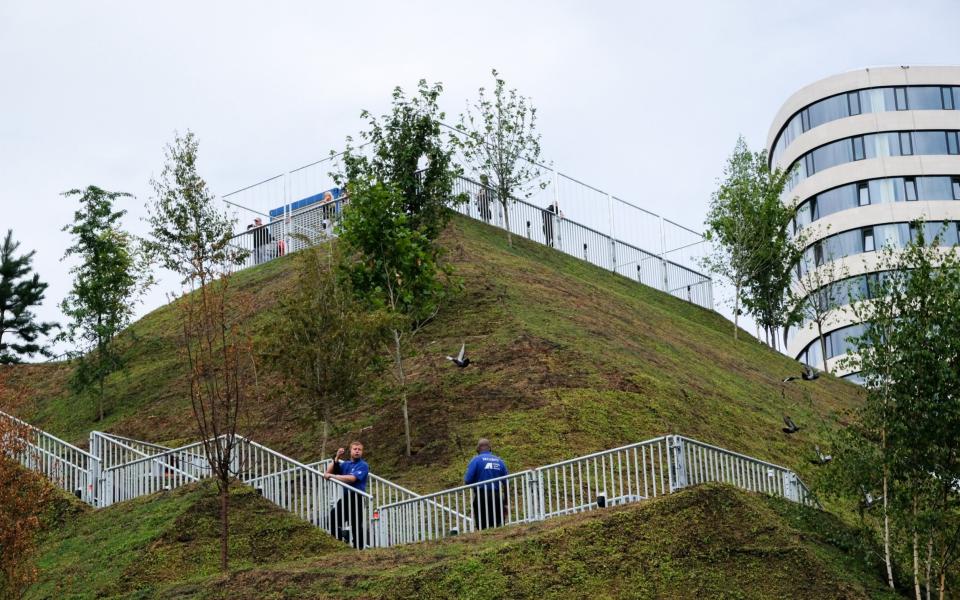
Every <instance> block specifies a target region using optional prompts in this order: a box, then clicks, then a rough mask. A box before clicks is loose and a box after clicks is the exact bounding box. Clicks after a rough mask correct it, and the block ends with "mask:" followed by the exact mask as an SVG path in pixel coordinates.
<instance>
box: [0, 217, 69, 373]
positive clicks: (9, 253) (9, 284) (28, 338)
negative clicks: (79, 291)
mask: <svg viewBox="0 0 960 600" xmlns="http://www.w3.org/2000/svg"><path fill="white" fill-rule="evenodd" d="M19 247H20V243H19V242H15V241H13V230H12V229H8V230H7V235H6V237H5V238H4V240H3V247H2V248H0V364H10V363H18V362H21V360H22V358H23V357H29V356H32V355H34V354H37V353H39V354H41V355H43V356H50V353H49V352H48V351H47V350H46V348H45V347H44V346H43V345H41V344H39V343H37V339H38V338H39V337H40V336H41V335H47V334H48V333H50V331H51V330H53V329H54V328H55V327H56V326H57V325H56V323H43V322H40V321H37V318H36V315H34V314H33V312H32V311H31V308H33V307H35V306H39V305H40V303H41V302H42V301H43V294H44V292H45V291H46V289H47V284H46V283H43V282H41V281H40V276H39V275H37V274H36V273H34V274H33V276H31V275H30V272H31V271H32V270H33V269H32V268H31V266H30V263H31V262H32V261H33V255H34V254H36V251H31V252H28V253H26V254H22V255H20V256H15V253H16V251H17V248H19ZM4 338H6V341H4ZM11 338H12V339H13V340H14V341H11ZM16 340H19V341H16Z"/></svg>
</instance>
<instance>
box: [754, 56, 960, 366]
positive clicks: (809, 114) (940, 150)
mask: <svg viewBox="0 0 960 600" xmlns="http://www.w3.org/2000/svg"><path fill="white" fill-rule="evenodd" d="M767 151H768V154H769V156H770V161H771V166H774V167H779V168H782V169H790V168H793V169H794V170H795V174H794V177H793V178H792V179H791V182H790V184H789V185H788V190H787V192H786V193H785V194H784V201H785V202H791V201H796V202H798V205H799V206H800V210H799V211H798V217H797V219H796V224H795V226H796V228H797V229H798V230H800V229H803V230H805V231H806V232H807V235H808V238H807V242H806V245H807V249H806V256H807V258H808V260H809V261H811V262H809V263H807V264H809V265H810V266H809V268H821V269H824V270H827V269H828V268H829V265H827V264H825V263H829V262H832V261H833V262H836V264H837V265H838V266H842V267H843V269H838V271H839V270H843V271H845V272H844V278H847V277H850V278H858V277H859V279H851V280H850V281H855V282H857V283H862V282H863V281H864V279H865V278H866V277H867V276H869V274H871V273H876V272H877V271H878V270H879V266H878V254H879V251H880V250H881V248H882V247H883V244H884V243H889V244H891V245H893V246H894V247H897V246H898V245H900V244H903V243H905V242H907V241H909V239H910V237H911V236H912V235H913V234H914V232H913V231H911V230H909V226H908V225H907V224H909V223H910V222H911V221H913V220H915V219H918V218H922V219H924V220H925V221H928V222H941V221H948V222H949V224H948V225H947V228H946V229H944V230H943V235H944V240H946V241H947V242H948V243H956V242H957V241H958V238H960V67H955V66H954V67H947V66H922V67H916V66H911V67H899V66H895V67H879V68H869V69H860V70H857V71H851V72H849V73H842V74H840V75H834V76H832V77H828V78H826V79H823V80H820V81H817V82H815V83H812V84H810V85H808V86H806V87H804V88H802V89H801V90H799V91H798V92H796V93H795V94H793V95H792V96H791V97H790V98H788V99H787V101H786V102H785V103H784V104H783V107H781V109H780V110H779V112H778V113H777V115H776V117H775V118H774V120H773V123H772V125H771V127H770V132H769V134H768V136H767ZM931 227H932V225H931ZM938 231H939V229H938ZM871 246H872V247H873V248H874V249H873V250H871V249H870V248H871ZM828 249H829V250H830V251H831V252H830V254H825V253H826V252H827V250H828ZM831 259H832V260H831ZM816 265H820V266H819V267H818V266H816ZM857 325H858V324H857V320H856V316H855V315H854V314H853V311H852V310H850V308H849V306H848V307H846V308H844V309H843V310H841V311H839V312H838V313H837V314H836V316H835V317H834V318H833V319H832V321H831V322H830V323H828V324H827V327H826V328H825V332H824V333H825V337H826V338H828V341H829V342H830V344H831V347H830V348H828V364H829V365H830V366H831V367H833V368H837V369H839V373H840V374H842V375H844V374H846V375H850V376H851V377H855V376H854V375H853V374H851V373H850V369H849V368H844V367H843V366H842V365H841V362H840V359H841V358H842V354H843V352H845V343H844V342H843V340H842V338H843V337H844V336H845V335H849V334H851V333H855V331H856V327H857ZM819 345H820V344H819V338H818V336H817V331H816V326H815V324H813V323H806V324H804V325H802V326H800V327H798V328H795V329H794V330H793V331H791V332H790V334H789V336H788V341H787V353H788V354H790V355H791V356H794V357H796V358H798V359H801V360H809V361H810V363H811V364H813V365H814V366H817V367H819V366H821V364H822V363H821V359H820V348H819ZM810 348H813V349H814V350H811V352H810V354H807V350H808V349H810ZM830 355H832V356H830ZM835 372H837V371H835Z"/></svg>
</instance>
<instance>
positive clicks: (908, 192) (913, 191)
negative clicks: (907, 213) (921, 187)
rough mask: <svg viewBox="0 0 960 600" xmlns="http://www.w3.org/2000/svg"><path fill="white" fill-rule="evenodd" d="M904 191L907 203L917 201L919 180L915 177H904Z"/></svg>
mask: <svg viewBox="0 0 960 600" xmlns="http://www.w3.org/2000/svg"><path fill="white" fill-rule="evenodd" d="M903 191H904V197H905V198H906V200H907V202H912V201H914V200H916V199H917V179H916V178H915V177H904V178H903Z"/></svg>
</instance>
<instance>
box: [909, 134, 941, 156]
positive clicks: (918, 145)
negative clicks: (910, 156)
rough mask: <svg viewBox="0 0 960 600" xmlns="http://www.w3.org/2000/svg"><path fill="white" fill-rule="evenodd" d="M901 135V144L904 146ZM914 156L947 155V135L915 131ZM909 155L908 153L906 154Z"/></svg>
mask: <svg viewBox="0 0 960 600" xmlns="http://www.w3.org/2000/svg"><path fill="white" fill-rule="evenodd" d="M904 135H907V134H903V133H901V134H900V136H901V139H900V143H901V145H902V144H903V136H904ZM911 137H912V138H913V153H914V154H946V153H947V135H946V133H945V132H943V131H914V132H913V136H911ZM904 154H907V152H904Z"/></svg>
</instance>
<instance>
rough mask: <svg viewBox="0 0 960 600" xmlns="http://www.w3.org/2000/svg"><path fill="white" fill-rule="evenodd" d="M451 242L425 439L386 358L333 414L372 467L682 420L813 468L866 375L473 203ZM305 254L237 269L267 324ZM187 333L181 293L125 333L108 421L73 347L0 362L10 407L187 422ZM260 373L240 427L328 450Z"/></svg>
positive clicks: (162, 436)
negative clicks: (182, 328)
mask: <svg viewBox="0 0 960 600" xmlns="http://www.w3.org/2000/svg"><path fill="white" fill-rule="evenodd" d="M443 243H444V245H445V246H446V248H447V251H448V252H447V258H448V260H449V261H450V262H452V263H453V265H454V267H455V269H456V271H457V273H458V275H459V276H460V277H461V278H462V279H463V282H464V292H463V293H462V294H461V295H460V296H459V297H458V298H457V299H455V300H454V301H453V302H451V303H450V304H449V305H447V306H446V307H444V309H443V310H442V311H441V313H440V315H438V317H437V319H436V320H435V321H434V322H432V323H431V324H430V325H428V326H427V327H426V328H425V329H424V330H423V331H422V332H421V334H420V335H419V336H418V337H417V338H416V340H415V345H414V346H415V347H413V348H412V349H411V352H410V355H409V357H408V359H409V364H408V365H407V367H408V372H409V374H410V381H411V389H410V391H411V393H410V413H411V420H412V428H413V436H414V439H413V444H414V456H413V457H411V458H407V457H405V456H403V451H402V449H403V441H402V420H401V418H400V411H399V407H398V406H397V404H396V401H395V398H396V394H395V391H393V390H392V389H391V387H390V382H391V377H390V375H389V374H388V373H383V374H382V375H381V378H380V381H379V386H378V387H376V389H374V390H373V392H372V393H371V394H370V395H369V397H368V398H367V399H366V400H365V401H364V402H362V403H361V404H360V405H358V406H352V407H343V408H342V409H341V410H340V411H338V414H337V416H336V424H335V425H336V427H337V431H336V438H337V439H336V440H334V441H335V442H346V441H348V440H349V439H351V438H354V437H357V435H358V432H359V431H360V430H361V429H362V428H366V427H370V428H371V429H369V430H366V431H365V432H364V435H363V437H364V441H365V442H366V446H367V449H366V451H367V456H368V458H369V460H370V463H371V465H372V468H373V470H374V471H375V472H378V473H380V474H382V475H386V476H388V477H391V478H394V479H397V480H399V481H400V482H403V483H405V484H407V485H409V486H411V487H413V488H414V489H416V490H420V491H428V490H433V489H438V488H439V487H443V486H447V485H451V484H454V483H456V482H457V481H459V479H460V477H461V475H462V470H463V468H464V467H465V465H466V463H467V461H468V460H469V458H470V456H471V455H472V453H473V447H474V444H475V442H476V439H477V438H478V437H480V436H485V437H489V438H491V439H492V440H493V442H494V446H495V450H496V451H497V452H498V453H499V454H501V455H502V456H503V457H504V458H505V460H506V461H507V463H508V465H509V466H510V467H511V468H512V469H522V468H527V467H533V466H538V465H541V464H545V463H548V462H551V461H555V460H559V459H565V458H569V457H573V456H576V455H579V454H584V453H588V452H594V451H597V450H600V449H604V448H610V447H614V446H618V445H622V444H627V443H631V442H635V441H640V440H643V439H647V438H650V437H654V436H657V435H661V434H664V433H671V432H672V433H682V434H685V435H689V436H692V437H696V438H699V439H702V440H704V441H707V442H710V443H714V444H717V445H720V446H724V447H727V448H729V449H731V450H736V451H740V452H744V453H748V454H751V455H754V456H757V457H760V458H764V459H767V460H771V461H775V462H780V463H782V464H784V465H786V466H790V467H794V468H799V470H800V471H801V473H803V472H805V471H806V470H807V469H809V465H808V464H807V460H806V459H807V458H808V457H809V455H810V454H811V453H812V446H813V444H814V443H819V442H820V441H821V436H822V433H823V432H824V431H826V430H828V429H829V428H832V427H835V426H836V425H837V423H838V419H839V415H841V414H842V413H843V411H844V410H845V409H848V408H850V407H852V406H854V405H856V404H857V403H858V402H859V398H860V393H861V391H860V389H859V388H857V387H856V386H853V385H850V384H847V383H846V382H843V381H841V380H838V379H835V378H831V377H823V378H821V379H820V380H818V381H816V382H813V383H810V384H808V383H799V384H798V383H790V384H783V383H781V381H780V380H781V379H782V377H783V376H784V375H787V374H794V373H795V372H797V371H798V365H797V364H796V363H795V362H794V361H791V360H789V359H788V358H786V357H784V356H782V355H780V354H779V353H777V352H774V351H773V350H771V349H769V348H767V347H765V346H763V345H762V344H759V343H757V342H755V341H752V340H749V339H747V340H744V339H741V340H740V341H739V342H734V340H733V338H732V326H731V324H730V323H729V321H727V320H726V319H724V318H723V317H721V316H720V315H719V314H717V313H715V312H712V311H708V310H704V309H702V308H699V307H697V306H694V305H692V304H689V303H687V302H684V301H681V300H678V299H676V298H673V297H671V296H669V295H667V294H663V293H661V292H658V291H656V290H653V289H651V288H648V287H644V286H641V285H638V284H636V283H634V282H632V281H630V280H628V279H626V278H623V277H620V276H618V275H614V274H612V273H609V272H607V271H604V270H602V269H599V268H597V267H595V266H593V265H590V264H588V263H585V262H583V261H579V260H577V259H574V258H572V257H569V256H567V255H564V254H561V253H559V252H556V251H554V250H551V249H549V248H545V247H543V246H540V245H538V244H534V243H530V242H528V241H526V240H522V239H520V240H516V241H515V243H514V246H513V247H512V248H510V247H508V246H507V244H506V240H505V237H504V235H503V232H501V231H499V230H496V229H494V228H491V227H489V226H487V225H484V224H481V223H477V222H474V221H471V220H468V219H465V218H460V217H456V218H454V219H453V221H452V223H451V225H450V227H449V228H448V230H447V231H446V233H445V235H444V238H443ZM294 259H295V256H287V257H284V258H282V259H278V260H275V261H272V262H270V263H267V264H265V265H261V266H259V267H256V268H253V269H248V270H246V271H243V272H241V273H239V274H238V275H237V276H236V282H235V283H236V287H237V288H238V289H241V290H243V291H245V292H247V293H249V294H251V295H252V297H253V299H254V302H255V304H256V306H257V309H258V310H257V316H256V317H255V319H254V321H255V322H254V323H252V325H253V326H256V327H260V328H261V329H262V331H264V332H265V333H263V334H262V335H268V333H266V332H268V331H269V324H270V319H271V313H270V310H271V308H272V307H273V306H274V305H275V301H276V298H277V297H278V296H280V295H281V294H283V293H284V290H286V289H288V287H289V286H292V285H295V284H296V281H295V269H294V263H293V260H294ZM177 335H178V328H177V318H176V314H175V311H174V310H173V309H172V308H171V307H168V306H165V307H162V308H160V309H157V310H156V311H154V312H152V313H150V314H149V315H148V316H146V317H145V318H143V319H142V320H141V321H140V322H138V323H136V324H135V325H134V326H133V327H131V329H130V330H129V331H128V332H127V333H126V334H125V336H124V340H123V343H124V344H126V347H127V351H126V352H127V358H128V362H129V368H128V369H127V371H126V372H125V373H117V374H115V375H113V376H112V377H111V378H110V380H109V381H108V385H107V388H108V390H109V396H110V397H109V399H108V401H107V407H108V414H107V416H106V418H105V420H104V422H96V421H95V416H96V408H95V406H94V405H93V403H92V401H81V400H78V399H76V398H73V397H71V396H70V394H69V393H68V391H67V390H66V388H65V382H66V380H67V377H68V370H69V366H68V365H63V364H60V365H30V366H25V367H17V368H8V369H3V370H0V377H3V378H5V380H6V382H7V383H8V384H17V383H20V384H23V385H25V386H26V387H28V388H29V390H30V393H28V394H27V396H26V398H25V399H22V400H20V401H16V402H15V401H13V400H12V399H11V398H10V397H7V398H6V399H5V398H2V397H0V408H3V409H6V410H12V411H14V412H15V413H17V414H18V415H19V416H22V417H24V418H27V419H29V420H30V421H31V422H33V423H36V424H37V425H39V426H41V427H43V428H45V429H47V430H49V431H51V432H53V433H55V434H58V435H61V436H63V437H65V438H66V439H68V440H70V441H73V442H76V443H79V444H84V443H85V440H86V436H87V432H88V431H90V430H91V429H100V430H105V431H112V432H115V433H119V434H123V435H129V436H132V437H136V438H140V439H145V440H150V441H157V442H177V441H187V440H191V439H192V437H195V436H192V435H191V434H190V432H192V431H193V430H194V429H195V428H194V426H193V423H192V416H191V412H190V408H189V401H188V399H187V396H186V380H185V378H184V369H183V367H182V364H181V361H180V357H179V354H178V351H177V344H176V340H177ZM744 337H745V336H744ZM461 341H466V343H467V350H468V355H469V356H470V358H471V360H472V364H471V366H470V367H468V368H467V369H464V370H460V369H456V368H454V367H452V365H451V364H450V363H449V362H448V361H446V360H445V359H444V356H445V355H446V354H449V353H452V352H453V351H455V350H457V349H458V348H459V346H460V343H461ZM291 351H292V352H295V351H296V349H294V348H291ZM263 380H264V381H267V382H268V385H264V386H263V390H262V391H263V396H264V397H263V399H262V401H260V402H258V403H256V405H255V406H251V410H250V414H249V417H248V419H247V423H246V424H245V426H244V427H243V431H244V432H245V433H246V434H248V435H249V436H251V437H252V438H253V439H256V440H258V441H260V442H262V443H265V444H267V445H269V446H271V447H275V448H277V449H279V450H281V451H284V452H286V453H289V454H290V455H291V456H293V457H295V458H298V459H302V460H310V459H314V458H319V453H320V449H319V442H318V440H319V437H320V434H319V431H318V430H317V428H315V427H313V425H314V423H312V422H311V421H310V419H309V416H308V415H307V413H306V411H305V410H304V409H303V408H302V407H301V406H300V405H298V404H297V403H296V402H291V401H289V400H288V399H287V398H286V397H285V394H283V393H281V392H279V391H278V390H279V388H278V387H275V386H271V385H269V383H270V382H271V379H270V374H269V373H265V374H263ZM7 387H8V388H9V387H10V386H9V385H8V386H7ZM0 388H3V386H0ZM784 414H789V415H790V416H792V417H793V419H794V420H795V421H796V422H797V423H798V424H799V425H800V426H801V428H802V432H801V433H800V434H799V435H796V436H793V437H787V436H784V435H783V434H782V433H781V432H780V420H781V418H782V416H783V415H784ZM807 472H808V473H809V471H807Z"/></svg>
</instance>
